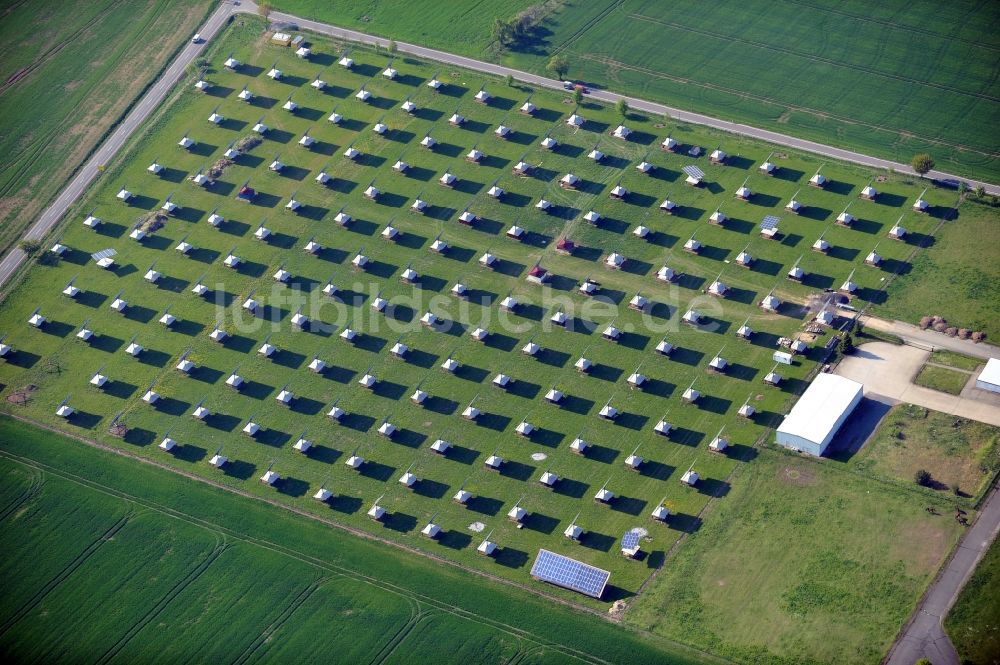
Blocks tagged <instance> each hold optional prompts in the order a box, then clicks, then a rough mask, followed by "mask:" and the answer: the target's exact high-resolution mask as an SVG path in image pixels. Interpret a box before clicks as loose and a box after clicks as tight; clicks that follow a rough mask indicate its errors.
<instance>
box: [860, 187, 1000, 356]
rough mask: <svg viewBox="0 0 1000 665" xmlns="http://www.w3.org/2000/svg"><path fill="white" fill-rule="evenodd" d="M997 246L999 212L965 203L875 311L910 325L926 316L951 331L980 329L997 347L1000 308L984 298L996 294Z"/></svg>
mask: <svg viewBox="0 0 1000 665" xmlns="http://www.w3.org/2000/svg"><path fill="white" fill-rule="evenodd" d="M998 243H1000V211H998V209H996V208H990V207H987V206H983V205H978V204H976V203H971V202H966V203H963V204H962V205H961V206H959V208H958V218H957V221H956V222H947V223H945V224H943V225H942V226H941V228H940V230H939V231H938V232H937V233H936V234H935V235H934V244H933V248H932V249H931V251H928V252H920V253H919V254H917V256H916V257H915V258H914V259H913V262H912V265H911V266H910V267H909V269H908V270H906V271H904V272H903V274H901V275H900V276H899V277H897V278H896V279H894V280H893V281H892V283H891V284H890V285H889V287H888V288H887V289H886V294H887V296H888V297H887V298H886V301H885V302H884V303H883V304H881V305H878V306H877V307H875V308H874V310H873V312H874V313H875V314H876V315H878V316H881V317H883V318H891V319H899V320H901V321H907V322H909V323H913V324H917V323H919V322H920V319H921V318H923V317H925V316H943V317H944V318H945V319H946V320H947V321H948V325H950V326H955V327H958V328H968V329H970V330H982V331H984V332H985V333H986V338H987V341H989V340H993V341H994V342H996V340H998V339H1000V303H998V302H997V298H990V297H986V294H990V293H998V292H1000V263H998V262H997V258H996V256H997V246H998Z"/></svg>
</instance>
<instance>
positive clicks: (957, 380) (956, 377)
mask: <svg viewBox="0 0 1000 665" xmlns="http://www.w3.org/2000/svg"><path fill="white" fill-rule="evenodd" d="M913 382H914V383H915V384H917V385H918V386H924V387H925V388H930V389H931V390H937V391H940V392H943V393H948V394H949V395H958V394H961V392H962V388H964V387H965V384H966V383H968V382H969V375H968V374H966V373H965V372H958V371H955V370H953V369H948V368H946V367H936V366H934V365H924V366H923V367H921V368H920V371H919V372H917V376H916V378H914V379H913Z"/></svg>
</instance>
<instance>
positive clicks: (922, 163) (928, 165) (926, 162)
mask: <svg viewBox="0 0 1000 665" xmlns="http://www.w3.org/2000/svg"><path fill="white" fill-rule="evenodd" d="M910 166H912V167H913V170H914V171H916V172H917V173H918V174H920V177H921V178H922V177H924V176H925V175H927V172H928V171H930V170H931V169H932V168H934V158H933V157H931V156H930V155H928V154H927V153H926V152H922V153H920V154H919V155H914V156H913V159H912V160H910Z"/></svg>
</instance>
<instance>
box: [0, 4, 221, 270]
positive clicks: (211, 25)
mask: <svg viewBox="0 0 1000 665" xmlns="http://www.w3.org/2000/svg"><path fill="white" fill-rule="evenodd" d="M233 9H234V7H233V5H231V4H230V3H228V2H226V3H223V4H222V5H221V6H220V7H219V8H218V9H217V10H215V12H213V13H212V15H211V16H210V17H209V18H208V20H207V21H206V22H205V25H203V26H202V27H201V29H200V30H199V31H198V32H199V33H200V34H201V36H202V37H203V40H202V42H201V43H200V44H192V43H191V42H190V41H188V43H187V45H186V46H185V47H184V48H183V49H182V50H181V52H180V53H178V54H177V57H176V58H174V61H173V62H172V63H170V66H169V67H167V69H166V71H164V72H163V75H162V76H160V78H159V79H157V81H156V82H155V83H154V84H153V85H152V86H151V87H150V88H149V89H148V90H147V91H146V93H145V94H144V95H143V96H142V98H141V99H140V100H139V101H138V103H136V105H135V106H133V107H132V110H131V111H129V112H128V114H127V115H126V116H125V119H124V120H123V121H122V122H121V123H120V124H119V125H118V126H117V127H116V128H115V130H114V131H113V132H112V133H111V135H110V136H108V138H107V139H105V141H104V143H102V144H101V146H100V147H99V148H98V149H97V151H96V152H95V153H94V154H93V155H91V157H90V159H89V160H87V163H86V164H84V165H83V167H82V168H81V169H80V170H79V171H78V172H77V174H76V176H75V177H74V178H73V179H72V180H70V182H69V184H68V185H67V186H66V188H65V189H63V190H62V192H60V193H59V196H57V197H56V199H55V201H53V203H52V205H50V206H49V207H48V208H46V209H45V211H44V212H42V214H41V216H40V217H39V218H38V220H37V221H36V222H35V223H34V224H32V225H31V228H29V229H28V232H27V233H26V234H25V235H24V237H25V239H26V240H41V239H42V238H44V237H45V236H46V235H48V233H49V231H51V230H52V228H53V227H55V225H56V224H57V223H58V222H59V220H61V219H62V217H63V215H65V214H66V211H67V210H69V208H70V207H71V206H72V205H73V204H74V203H76V201H77V199H79V198H80V196H81V195H82V194H83V193H84V191H86V189H87V187H88V186H90V183H92V182H93V181H94V180H95V179H96V178H97V176H99V175H100V173H101V172H100V170H99V168H100V167H101V166H103V165H105V164H109V163H110V162H111V161H112V160H113V159H114V157H115V155H116V154H118V151H119V150H121V148H122V146H123V145H125V142H126V141H128V140H129V138H131V136H132V134H133V133H135V131H136V129H138V128H139V126H140V125H142V123H143V122H145V121H146V119H147V118H148V117H149V116H150V114H152V112H153V111H155V110H156V109H157V107H159V105H160V104H161V103H162V102H163V100H164V99H165V98H166V96H167V95H168V94H169V93H170V91H171V90H172V89H173V87H174V84H176V83H177V82H178V81H179V80H180V79H181V78H183V76H184V73H185V69H186V67H187V66H188V65H189V64H190V63H191V62H192V61H194V59H195V58H197V57H198V56H199V55H200V54H201V52H202V51H203V50H204V49H205V43H206V42H207V41H208V40H210V39H211V38H212V37H214V36H215V34H216V33H217V32H218V31H219V30H220V29H221V28H222V26H223V25H225V22H226V19H228V18H229V16H230V14H232V12H233ZM25 259H27V255H26V254H25V253H24V252H23V251H22V250H20V249H19V248H17V247H15V248H14V249H12V250H11V251H10V252H8V253H7V256H5V257H4V258H3V260H2V261H0V286H3V285H4V284H6V283H7V281H8V280H9V279H10V278H11V276H13V274H14V273H15V272H16V271H17V269H18V268H19V267H20V266H21V264H22V263H24V261H25Z"/></svg>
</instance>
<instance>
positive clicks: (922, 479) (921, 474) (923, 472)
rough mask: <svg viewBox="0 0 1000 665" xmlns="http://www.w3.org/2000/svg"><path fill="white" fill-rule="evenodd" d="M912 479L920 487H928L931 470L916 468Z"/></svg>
mask: <svg viewBox="0 0 1000 665" xmlns="http://www.w3.org/2000/svg"><path fill="white" fill-rule="evenodd" d="M913 481H914V482H915V483H917V484H918V485H920V486H921V487H930V484H931V472H930V471H928V470H927V469H918V470H917V472H916V473H915V474H913Z"/></svg>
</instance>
